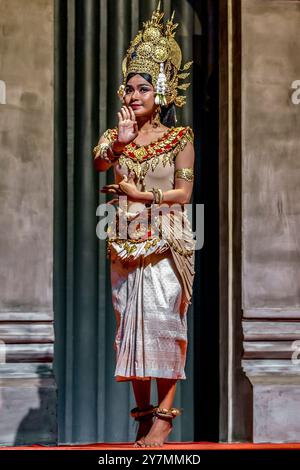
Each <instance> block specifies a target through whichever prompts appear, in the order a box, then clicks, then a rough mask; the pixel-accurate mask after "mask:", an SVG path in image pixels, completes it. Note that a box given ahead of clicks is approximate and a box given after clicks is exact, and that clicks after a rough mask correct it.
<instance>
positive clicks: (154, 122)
mask: <svg viewBox="0 0 300 470" xmlns="http://www.w3.org/2000/svg"><path fill="white" fill-rule="evenodd" d="M160 112H161V108H160V106H158V107H157V108H156V113H155V116H154V118H153V119H152V126H153V127H155V128H156V127H159V126H160V125H161V122H160Z"/></svg>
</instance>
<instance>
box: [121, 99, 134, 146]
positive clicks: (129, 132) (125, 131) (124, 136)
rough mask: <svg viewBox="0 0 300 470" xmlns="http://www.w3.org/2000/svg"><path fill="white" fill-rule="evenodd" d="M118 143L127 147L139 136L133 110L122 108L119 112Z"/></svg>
mask: <svg viewBox="0 0 300 470" xmlns="http://www.w3.org/2000/svg"><path fill="white" fill-rule="evenodd" d="M118 117H119V123H118V142H119V143H120V144H124V145H127V144H129V143H130V142H132V141H133V140H134V139H135V138H136V137H137V136H138V125H137V122H136V119H135V114H134V112H133V109H132V108H130V107H127V106H125V105H124V106H122V108H121V111H120V112H118Z"/></svg>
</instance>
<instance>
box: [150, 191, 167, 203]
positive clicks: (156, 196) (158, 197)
mask: <svg viewBox="0 0 300 470" xmlns="http://www.w3.org/2000/svg"><path fill="white" fill-rule="evenodd" d="M150 191H151V192H152V193H153V201H152V203H153V202H154V204H161V203H162V201H163V198H164V195H163V192H162V190H161V189H160V188H152V189H150Z"/></svg>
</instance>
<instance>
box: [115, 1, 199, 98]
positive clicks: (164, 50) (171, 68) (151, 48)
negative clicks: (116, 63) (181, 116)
mask: <svg viewBox="0 0 300 470" xmlns="http://www.w3.org/2000/svg"><path fill="white" fill-rule="evenodd" d="M174 15H175V12H174V13H173V14H172V17H171V18H170V19H169V20H168V21H167V22H166V24H164V23H163V22H162V18H163V16H164V13H163V12H161V11H160V1H159V3H158V6H157V8H156V10H155V11H154V12H153V13H152V17H151V19H150V20H149V21H146V22H145V23H143V29H142V30H140V31H139V32H138V33H137V35H136V37H135V38H134V39H133V40H132V41H131V43H130V46H129V48H128V50H127V53H126V56H125V57H124V59H123V62H122V72H123V83H122V85H121V86H120V88H119V90H118V94H119V96H120V98H121V99H122V98H123V97H124V93H125V85H126V78H127V76H128V74H130V73H147V74H149V75H151V78H152V83H153V86H154V88H155V103H156V104H157V105H162V106H168V105H169V104H171V103H174V104H175V105H176V106H178V107H182V106H183V105H184V104H185V99H186V97H185V96H182V95H179V93H178V91H179V90H186V89H187V88H188V87H189V85H190V83H182V84H179V80H180V79H183V80H184V79H185V78H187V77H188V76H189V75H190V74H189V72H186V71H187V70H188V69H189V68H190V66H191V65H192V63H193V61H190V62H187V63H186V64H185V65H184V67H183V68H182V69H181V68H180V67H181V62H182V53H181V49H180V47H179V45H178V43H177V42H176V41H175V39H174V36H175V30H176V28H177V26H178V24H174V23H173V20H174Z"/></svg>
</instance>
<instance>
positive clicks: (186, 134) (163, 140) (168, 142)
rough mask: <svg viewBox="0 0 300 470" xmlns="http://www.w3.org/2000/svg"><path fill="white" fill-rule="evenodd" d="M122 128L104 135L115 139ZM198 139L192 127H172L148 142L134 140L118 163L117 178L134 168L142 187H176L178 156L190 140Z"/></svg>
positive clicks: (142, 188) (145, 188)
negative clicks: (176, 162) (176, 161)
mask: <svg viewBox="0 0 300 470" xmlns="http://www.w3.org/2000/svg"><path fill="white" fill-rule="evenodd" d="M117 135H118V129H117V128H114V129H108V130H107V131H106V132H105V134H104V136H105V137H106V138H107V139H108V140H109V141H110V142H113V141H114V140H115V139H116V138H117ZM193 141H194V134H193V131H192V129H191V128H190V127H171V128H169V129H168V130H167V131H166V132H165V133H164V135H163V136H161V137H160V138H159V139H157V140H156V141H155V142H152V143H150V144H148V145H138V144H136V143H135V142H131V143H130V144H128V145H126V147H125V149H124V151H123V153H122V155H121V156H120V157H119V159H118V160H117V161H116V162H115V164H114V172H115V178H116V179H117V176H119V177H120V179H121V178H122V176H123V175H124V174H126V175H128V174H129V173H130V172H131V171H133V172H134V175H135V177H136V185H137V187H138V189H139V190H140V191H147V190H148V189H150V188H152V187H159V188H161V189H162V190H163V191H168V190H169V189H173V188H174V174H175V159H176V156H177V155H178V153H179V152H180V151H181V150H183V149H184V147H185V146H186V144H187V142H192V143H193Z"/></svg>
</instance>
